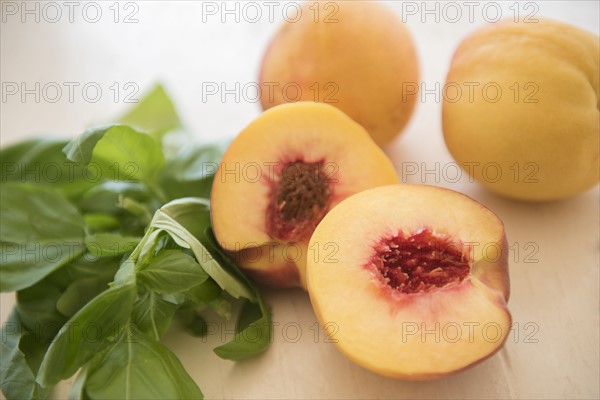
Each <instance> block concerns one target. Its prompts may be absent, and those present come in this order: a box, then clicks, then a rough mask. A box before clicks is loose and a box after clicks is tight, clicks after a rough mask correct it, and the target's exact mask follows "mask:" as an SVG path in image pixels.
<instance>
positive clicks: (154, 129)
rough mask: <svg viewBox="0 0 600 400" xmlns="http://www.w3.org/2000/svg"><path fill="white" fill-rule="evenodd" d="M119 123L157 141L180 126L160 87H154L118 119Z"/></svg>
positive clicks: (167, 98)
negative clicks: (147, 134)
mask: <svg viewBox="0 0 600 400" xmlns="http://www.w3.org/2000/svg"><path fill="white" fill-rule="evenodd" d="M120 122H121V123H122V124H124V125H130V126H132V127H134V128H135V129H137V130H139V131H142V132H147V133H150V134H151V135H152V136H154V137H155V138H157V139H159V138H160V137H161V136H162V135H163V134H165V133H166V132H168V131H169V130H171V129H173V128H176V127H178V126H180V124H181V122H180V121H179V116H178V115H177V112H176V111H175V107H174V106H173V103H172V101H171V99H170V98H169V96H168V95H167V93H166V92H165V89H164V88H163V87H162V86H161V85H156V86H155V87H154V89H152V91H150V92H149V93H148V94H147V95H146V96H145V97H144V98H143V99H142V100H140V102H139V103H138V104H137V106H135V107H134V108H132V109H131V110H129V112H127V114H125V115H123V116H122V117H121V118H120Z"/></svg>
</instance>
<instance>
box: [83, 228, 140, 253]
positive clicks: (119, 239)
mask: <svg viewBox="0 0 600 400" xmlns="http://www.w3.org/2000/svg"><path fill="white" fill-rule="evenodd" d="M140 239H141V238H139V237H132V236H121V235H115V234H111V233H97V234H94V235H89V236H86V237H85V247H86V248H87V250H88V251H89V252H90V254H92V255H94V256H96V257H111V256H112V257H114V256H117V255H119V254H124V253H129V252H130V251H132V250H133V249H134V248H135V246H137V244H138V243H139V242H140Z"/></svg>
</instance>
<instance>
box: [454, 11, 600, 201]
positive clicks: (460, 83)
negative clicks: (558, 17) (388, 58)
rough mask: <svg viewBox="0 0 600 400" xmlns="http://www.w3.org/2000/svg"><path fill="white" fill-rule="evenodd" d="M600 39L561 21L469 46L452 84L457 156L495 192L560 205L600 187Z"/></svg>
mask: <svg viewBox="0 0 600 400" xmlns="http://www.w3.org/2000/svg"><path fill="white" fill-rule="evenodd" d="M599 54H600V50H599V38H598V36H597V35H594V34H592V33H589V32H586V31H584V30H581V29H579V28H577V27H574V26H571V25H568V24H565V23H561V22H557V21H552V20H539V21H538V22H533V23H531V22H530V23H526V22H518V23H515V22H513V21H512V20H510V21H503V22H501V23H498V24H496V25H494V26H492V27H487V28H484V29H481V30H479V31H478V32H476V33H474V34H472V35H471V36H469V37H468V38H467V39H465V40H464V41H463V42H462V43H461V45H460V46H459V48H458V49H457V50H456V53H455V54H454V58H453V59H452V64H451V66H450V71H449V73H448V76H447V79H446V87H445V88H446V93H448V95H447V96H445V97H444V102H443V130H444V137H445V140H446V144H447V146H448V149H449V150H450V153H452V156H453V157H454V158H455V159H456V160H457V161H458V162H459V163H460V164H461V166H463V168H465V170H467V171H468V172H469V173H470V174H471V175H472V176H473V177H474V178H475V179H476V180H478V181H479V182H481V183H482V184H484V185H485V186H486V187H488V188H490V189H491V190H493V191H495V192H497V193H499V194H501V195H504V196H508V197H512V198H516V199H521V200H528V201H548V200H557V199H562V198H566V197H569V196H573V195H575V194H577V193H580V192H582V191H584V190H586V189H589V188H591V187H593V186H595V185H596V184H597V183H598V178H599V176H598V175H599V172H598V171H599V164H598V148H599V135H600V129H599V118H600V114H599V105H600V100H599V99H600V89H599V75H600V69H599V65H600V62H599V57H600V55H599Z"/></svg>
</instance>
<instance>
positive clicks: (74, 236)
mask: <svg viewBox="0 0 600 400" xmlns="http://www.w3.org/2000/svg"><path fill="white" fill-rule="evenodd" d="M0 212H1V214H2V220H1V222H0V241H1V243H0V247H1V251H2V253H1V258H2V262H1V263H0V271H1V272H2V281H1V282H0V290H1V291H2V292H10V291H15V290H20V289H23V288H26V287H28V286H31V285H33V284H35V283H36V282H38V281H40V280H41V279H43V278H44V277H46V276H47V275H48V274H50V273H52V272H53V271H55V270H56V269H58V268H60V267H62V266H63V265H65V264H67V263H68V262H69V261H71V260H73V259H75V258H77V257H79V256H80V255H81V254H82V253H83V251H84V245H83V238H84V235H85V232H84V230H85V225H84V222H83V217H82V216H81V215H80V214H79V212H78V211H77V209H76V208H75V207H74V206H73V205H72V204H71V203H70V202H69V201H68V200H67V199H66V198H65V197H64V196H63V195H61V194H60V193H58V192H56V191H53V190H50V189H47V188H43V187H40V186H31V185H27V184H14V183H9V184H3V185H2V190H0Z"/></svg>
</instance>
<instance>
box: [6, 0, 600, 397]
mask: <svg viewBox="0 0 600 400" xmlns="http://www.w3.org/2000/svg"><path fill="white" fill-rule="evenodd" d="M385 3H387V4H388V6H389V7H390V9H391V10H392V12H395V13H396V14H397V15H399V16H400V17H401V18H402V19H403V20H404V21H405V23H406V24H407V26H408V28H409V29H410V31H411V33H412V36H413V39H414V41H415V44H416V47H417V51H418V56H419V60H420V66H421V77H422V80H423V84H422V86H421V87H422V89H423V88H426V89H427V90H430V91H431V92H430V94H426V95H423V94H422V95H421V99H420V101H418V103H417V108H416V112H415V113H414V114H413V116H412V119H411V122H410V124H409V125H408V127H407V128H406V130H405V131H404V133H403V135H401V136H399V137H398V138H397V140H396V141H394V142H393V143H392V144H391V145H390V146H389V147H388V148H387V149H386V151H387V153H388V154H389V155H390V156H391V157H392V159H393V161H394V162H395V163H396V165H397V166H398V168H399V170H400V168H401V166H402V165H403V164H402V163H406V162H414V163H419V164H420V163H422V162H425V163H427V165H433V164H435V163H437V162H439V163H442V165H443V163H448V162H451V161H452V158H451V157H450V155H449V153H448V152H447V150H446V148H445V145H444V141H443V137H442V132H441V98H440V89H439V87H440V86H443V84H444V80H445V76H446V73H447V70H448V66H449V63H450V60H451V57H452V54H453V52H454V50H455V49H456V47H457V46H458V44H459V43H460V41H461V40H462V39H464V38H465V37H466V36H467V35H468V34H469V33H471V32H472V31H474V30H475V29H476V28H478V27H480V26H483V25H488V24H490V23H493V22H494V21H497V20H498V19H499V18H500V17H504V18H515V16H519V17H521V18H522V17H526V16H531V17H534V18H541V17H548V18H554V19H557V20H561V21H564V22H568V23H571V24H574V25H577V26H580V27H582V28H584V29H587V30H589V31H591V32H594V33H596V34H598V32H599V31H600V22H599V21H600V7H599V4H600V3H599V2H598V1H539V2H538V1H536V2H532V1H530V2H527V1H525V2H516V1H496V2H480V1H473V2H430V1H427V2H407V1H405V2H400V1H388V2H385ZM0 4H1V8H2V23H1V28H0V60H1V61H0V75H1V82H2V93H1V96H2V98H1V104H0V106H1V113H0V114H1V120H0V133H1V135H0V144H1V145H2V146H5V145H7V144H10V143H13V142H15V141H18V140H22V139H25V138H27V137H31V136H40V135H58V136H67V137H71V136H74V135H77V134H79V133H81V132H82V131H83V130H84V129H85V128H86V127H89V126H90V125H93V124H98V123H106V122H110V121H111V120H112V119H113V117H116V116H119V115H121V114H122V113H124V112H125V110H127V108H128V107H129V106H130V105H131V103H132V102H133V103H134V102H136V101H137V100H139V99H141V98H142V97H143V95H144V93H145V92H147V91H149V90H150V89H151V88H152V87H153V85H154V84H155V83H157V82H160V83H162V84H163V85H164V87H165V88H166V90H167V92H168V93H169V94H170V95H171V97H172V99H173V100H174V102H175V106H176V109H177V110H178V111H179V113H180V116H181V118H182V120H183V122H184V124H185V126H186V128H187V129H188V130H189V131H191V132H192V133H193V134H194V136H195V137H196V138H197V139H198V140H199V141H206V142H210V141H214V140H223V139H230V138H232V137H234V136H235V135H236V134H237V133H238V132H239V131H240V130H241V129H242V128H243V127H244V126H245V125H247V124H248V123H249V122H250V121H251V120H252V119H253V118H255V117H256V116H257V115H258V114H259V113H260V112H261V108H260V103H259V101H258V95H257V93H256V87H257V85H256V83H257V80H258V73H259V68H260V63H261V59H262V57H263V54H264V52H265V49H266V46H267V45H268V42H269V40H270V39H271V38H272V36H273V34H274V33H275V31H276V30H277V28H278V27H279V26H280V24H281V23H282V22H283V21H284V19H286V18H294V16H295V10H296V9H297V8H296V6H297V4H298V3H297V2H286V1H270V2H242V1H226V2H223V1H218V2H214V1H205V2H201V1H120V2H112V1H96V2H80V1H74V2H61V1H58V2H38V1H26V2H21V1H2V2H1V3H0ZM469 4H470V5H469ZM457 11H458V13H459V14H457ZM373 23H374V24H376V23H377V21H373ZM360 56H361V55H360V54H356V57H360ZM436 93H437V94H436ZM403 182H412V183H429V184H434V185H438V186H446V187H451V188H453V189H454V190H459V191H462V192H465V193H467V194H469V195H470V196H472V197H474V198H475V199H477V200H479V201H481V202H483V203H484V204H485V205H487V206H488V207H490V208H491V209H492V210H494V211H495V212H496V213H498V214H499V215H500V217H501V218H502V219H503V220H504V222H505V224H506V228H507V233H508V237H509V242H510V243H511V245H512V246H514V247H513V250H514V253H513V254H512V255H513V260H511V262H512V263H511V266H510V268H511V269H510V273H511V278H512V297H511V300H510V303H509V307H510V308H511V311H512V313H513V317H514V321H515V326H514V332H513V335H512V337H511V338H509V341H508V343H507V344H506V347H505V348H504V349H503V350H502V351H501V352H500V353H499V354H498V355H497V356H495V357H493V358H492V359H490V360H488V361H486V362H484V363H483V364H481V365H480V366H478V367H476V368H474V369H472V370H469V371H466V372H464V373H460V374H458V375H456V376H453V377H449V378H445V379H443V380H440V381H435V382H430V383H407V382H398V381H394V380H390V379H385V378H382V377H379V376H377V375H374V374H372V373H370V372H368V371H366V370H363V369H361V368H359V367H357V366H355V365H353V364H351V363H350V362H349V361H348V360H346V359H345V358H343V357H342V356H341V355H340V354H339V353H338V352H337V351H336V350H335V349H334V348H333V346H332V345H331V344H327V343H323V340H322V338H320V340H314V336H313V335H314V331H313V330H311V327H313V328H312V329H315V328H314V326H315V325H314V324H315V323H316V318H315V316H314V314H313V311H312V309H311V307H310V302H309V299H308V296H307V295H306V294H305V293H304V292H301V291H299V290H298V291H292V292H291V293H289V292H283V291H277V290H268V291H267V300H268V302H269V304H270V305H271V306H272V308H273V315H274V321H275V322H276V323H278V324H279V325H277V326H276V327H275V335H274V344H273V346H272V348H271V349H270V350H269V351H268V352H267V354H265V355H264V356H261V357H259V358H257V359H253V360H250V361H247V362H244V363H239V364H233V363H230V362H227V361H223V360H220V359H218V358H217V357H216V356H215V355H214V354H212V351H211V349H212V347H214V344H215V343H217V342H218V341H219V340H220V338H218V337H210V338H208V339H207V341H208V342H209V343H202V340H199V339H193V338H191V337H188V336H185V335H183V334H180V333H178V332H171V333H169V334H168V336H167V339H166V340H167V341H169V345H170V346H172V348H174V349H175V352H176V353H177V355H178V356H179V357H180V359H181V360H182V362H183V363H184V365H185V367H186V368H187V369H188V371H189V372H190V374H191V375H192V376H193V377H194V378H195V379H196V380H197V381H198V383H199V385H200V387H201V388H202V390H203V391H204V393H205V395H206V396H207V398H340V399H341V398H344V399H346V398H360V399H367V398H440V399H446V398H461V399H464V398H598V397H599V396H600V388H599V374H600V371H599V365H598V364H599V340H600V337H599V325H600V321H599V313H598V310H599V291H598V266H599V265H598V251H599V246H600V244H599V239H600V238H599V232H598V224H599V222H600V220H599V212H598V200H599V192H598V187H596V188H594V189H592V190H590V191H588V192H587V193H584V194H582V195H580V196H577V197H575V198H573V199H570V200H566V201H563V202H557V203H547V204H528V203H521V202H516V201H511V200H506V199H503V198H500V197H498V196H496V195H494V194H492V193H490V192H488V191H486V190H484V189H483V188H482V187H480V186H479V185H477V184H476V183H472V182H469V181H468V179H462V180H460V181H459V182H448V181H445V180H444V179H439V176H436V174H428V175H420V174H418V175H411V176H406V177H404V176H403ZM532 249H533V250H535V252H534V253H533V254H532V253H531V252H532ZM527 256H530V257H529V258H527ZM532 260H533V261H532ZM12 297H13V296H12V295H2V297H1V300H2V308H1V311H2V320H5V318H6V317H7V315H8V312H9V310H10V308H11V307H12V302H13V298H12ZM290 323H293V324H297V326H299V327H300V329H301V331H302V332H303V335H302V337H301V339H299V340H298V341H296V342H294V341H293V340H290V337H289V336H286V335H288V332H287V331H285V330H282V328H283V327H285V326H290V325H286V324H290ZM294 329H296V325H294ZM289 333H290V334H291V333H292V332H291V331H289ZM373 338H374V340H377V332H373ZM211 342H212V343H211ZM63 395H64V394H62V393H61V392H60V390H59V392H58V393H57V394H56V396H57V397H58V398H60V397H62V396H63Z"/></svg>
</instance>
